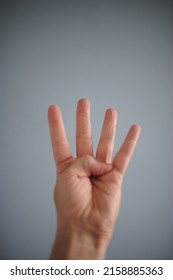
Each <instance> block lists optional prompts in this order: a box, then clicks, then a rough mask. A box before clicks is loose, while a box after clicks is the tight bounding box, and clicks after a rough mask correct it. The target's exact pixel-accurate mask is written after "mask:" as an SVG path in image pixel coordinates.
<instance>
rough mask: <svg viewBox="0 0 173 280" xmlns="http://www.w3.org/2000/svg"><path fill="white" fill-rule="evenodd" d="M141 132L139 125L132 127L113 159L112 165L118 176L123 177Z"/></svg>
mask: <svg viewBox="0 0 173 280" xmlns="http://www.w3.org/2000/svg"><path fill="white" fill-rule="evenodd" d="M140 132H141V127H140V126H139V125H132V127H131V128H130V130H129V132H128V134H127V136H126V138H125V140H124V142H123V144H122V146H121V148H120V150H119V151H118V153H117V154H116V155H115V157H114V159H113V165H114V167H115V168H116V170H118V171H119V172H120V174H122V175H124V174H125V171H126V169H127V167H128V164H129V162H130V159H131V157H132V155H133V152H134V150H135V147H136V144H137V142H138V138H139V135H140Z"/></svg>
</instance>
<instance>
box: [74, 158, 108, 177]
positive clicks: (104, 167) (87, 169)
mask: <svg viewBox="0 0 173 280" xmlns="http://www.w3.org/2000/svg"><path fill="white" fill-rule="evenodd" d="M78 168H79V170H80V171H82V173H84V174H85V176H88V177H89V176H91V175H94V176H101V175H103V174H105V173H106V172H109V171H110V170H111V169H112V164H107V163H102V162H100V161H98V160H96V159H95V158H93V157H92V156H90V155H85V156H83V157H81V158H79V162H78Z"/></svg>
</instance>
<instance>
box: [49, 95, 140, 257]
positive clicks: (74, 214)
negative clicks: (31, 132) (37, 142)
mask: <svg viewBox="0 0 173 280" xmlns="http://www.w3.org/2000/svg"><path fill="white" fill-rule="evenodd" d="M48 120H49V128H50V136H51V143H52V148H53V155H54V159H55V163H56V172H57V181H56V185H55V191H54V201H55V207H56V210H57V232H56V237H55V242H54V245H53V248H52V251H51V255H50V258H51V259H78V260H79V259H104V257H105V253H106V249H107V247H108V244H109V242H110V240H111V236H112V233H113V230H114V226H115V223H116V220H117V217H118V212H119V207H120V201H121V186H122V182H123V177H124V175H125V171H126V169H127V167H128V164H129V162H130V159H131V157H132V154H133V152H134V149H135V146H136V144H137V141H138V138H139V135H140V131H141V128H140V126H139V125H137V124H135V125H133V126H132V127H131V128H130V130H129V132H128V133H127V136H126V138H125V140H124V142H123V144H122V146H121V147H120V149H119V151H118V152H117V154H116V155H115V156H114V158H113V160H112V152H113V148H114V139H115V132H116V122H117V111H116V110H115V109H112V108H111V109H108V110H107V111H106V113H105V118H104V122H103V127H102V132H101V137H100V141H99V144H98V147H97V151H96V155H95V156H94V155H93V147H92V135H91V123H90V102H89V100H87V99H81V100H79V102H78V105H77V112H76V154H77V156H76V157H73V156H72V153H71V150H70V146H69V143H68V140H67V136H66V132H65V128H64V124H63V119H62V115H61V111H60V108H59V107H58V106H56V105H52V106H50V107H49V110H48Z"/></svg>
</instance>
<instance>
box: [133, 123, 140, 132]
mask: <svg viewBox="0 0 173 280" xmlns="http://www.w3.org/2000/svg"><path fill="white" fill-rule="evenodd" d="M131 129H132V130H133V131H134V132H136V133H140V132H141V130H142V128H141V125H139V124H133V125H132V126H131Z"/></svg>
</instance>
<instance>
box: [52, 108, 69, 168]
mask: <svg viewBox="0 0 173 280" xmlns="http://www.w3.org/2000/svg"><path fill="white" fill-rule="evenodd" d="M48 121H49V130H50V136H51V143H52V149H53V155H54V159H55V163H56V165H57V166H58V165H59V164H61V163H63V162H64V161H66V160H68V159H69V158H71V157H72V154H71V151H70V146H69V143H68V140H67V136H66V132H65V128H64V122H63V119H62V115H61V111H60V108H59V107H58V106H57V105H51V106H50V107H49V109H48Z"/></svg>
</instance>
